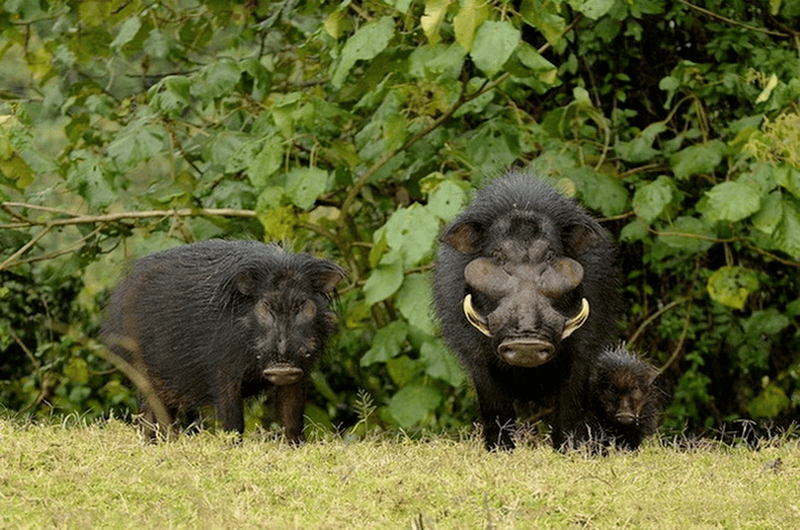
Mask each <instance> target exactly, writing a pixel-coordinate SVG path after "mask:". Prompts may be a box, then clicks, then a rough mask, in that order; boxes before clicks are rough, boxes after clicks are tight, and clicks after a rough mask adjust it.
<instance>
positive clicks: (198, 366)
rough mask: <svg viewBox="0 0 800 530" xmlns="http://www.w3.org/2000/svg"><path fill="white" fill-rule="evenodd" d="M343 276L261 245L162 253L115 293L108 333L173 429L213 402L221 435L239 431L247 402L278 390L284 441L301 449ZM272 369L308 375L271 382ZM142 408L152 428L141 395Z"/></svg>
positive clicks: (198, 246)
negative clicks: (308, 390)
mask: <svg viewBox="0 0 800 530" xmlns="http://www.w3.org/2000/svg"><path fill="white" fill-rule="evenodd" d="M345 274H346V273H345V271H344V269H342V268H341V267H339V266H338V265H336V264H334V263H332V262H330V261H327V260H321V259H317V258H315V257H313V256H311V255H309V254H292V253H288V252H285V251H284V250H282V249H281V248H280V247H278V246H277V245H265V244H263V243H259V242H256V241H223V240H209V241H203V242H199V243H194V244H191V245H184V246H180V247H176V248H172V249H169V250H164V251H161V252H156V253H153V254H150V255H148V256H145V257H143V258H142V259H140V260H138V261H137V262H136V263H135V264H134V266H133V269H132V271H131V272H130V274H129V275H128V276H127V277H126V278H125V279H124V280H123V281H122V282H121V283H120V284H119V286H118V287H117V288H116V289H115V290H114V292H113V293H112V295H111V298H110V300H109V303H108V307H107V313H108V319H107V321H106V322H105V324H104V326H103V330H102V335H103V337H104V340H105V341H106V343H107V344H108V345H109V347H110V348H111V350H112V351H113V352H114V353H116V354H117V355H119V356H120V357H122V358H123V359H124V360H126V361H127V362H128V363H129V364H130V365H131V366H133V368H134V369H136V370H138V371H139V372H140V373H141V374H143V375H144V376H145V377H147V380H148V381H149V382H150V384H151V386H152V387H153V389H154V391H155V394H156V397H157V398H158V399H159V400H160V401H161V403H162V404H163V405H164V407H165V408H166V409H167V413H168V414H169V415H170V416H171V417H170V418H168V419H169V420H170V422H172V421H173V420H174V419H175V418H176V415H177V414H178V413H179V412H185V413H189V414H191V413H193V412H194V411H195V409H196V407H198V406H199V405H212V406H213V407H214V409H215V411H216V414H217V417H218V418H219V420H220V421H221V422H222V426H223V428H225V429H226V430H233V431H238V432H239V433H241V432H243V431H244V416H243V399H244V398H246V397H248V396H252V395H256V394H259V393H261V392H263V391H264V390H266V389H268V388H271V387H273V386H275V387H276V398H277V399H276V401H277V406H278V409H279V414H278V415H279V417H280V418H281V420H282V422H283V425H284V429H285V431H286V436H287V438H288V439H289V440H290V441H292V442H294V443H299V442H300V441H302V427H303V416H302V415H303V406H304V402H305V390H304V388H305V380H306V378H307V376H308V372H309V370H310V369H311V367H312V366H313V364H314V362H315V361H316V360H317V358H318V357H319V356H320V355H321V354H322V352H323V350H324V348H325V345H326V342H327V338H328V336H329V334H330V333H331V332H332V331H333V327H334V319H333V314H332V313H331V312H330V311H329V310H328V305H329V301H330V298H331V296H332V295H333V294H334V292H335V287H336V284H337V283H338V282H339V281H340V280H341V279H343V278H344V277H345ZM275 366H279V367H283V368H285V367H289V368H291V369H300V370H302V372H301V374H302V375H301V376H300V377H299V380H297V381H295V380H291V381H290V383H291V384H284V383H285V382H282V383H281V384H277V385H273V384H272V383H270V382H269V380H268V379H266V378H265V372H264V370H265V369H267V368H270V367H275ZM296 373H300V372H296ZM139 405H140V408H141V409H142V412H144V413H145V418H146V419H147V420H148V421H149V422H151V424H155V423H156V417H155V414H154V411H153V410H152V408H151V407H150V405H149V399H148V397H147V396H144V395H142V394H141V393H140V397H139ZM163 427H168V426H163ZM150 435H151V436H153V435H154V432H153V431H152V430H151V431H150Z"/></svg>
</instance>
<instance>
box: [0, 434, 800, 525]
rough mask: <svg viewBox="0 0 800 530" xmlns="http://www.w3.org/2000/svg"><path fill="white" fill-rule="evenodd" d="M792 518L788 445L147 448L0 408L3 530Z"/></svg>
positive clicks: (226, 439)
mask: <svg viewBox="0 0 800 530" xmlns="http://www.w3.org/2000/svg"><path fill="white" fill-rule="evenodd" d="M568 526H569V527H578V528H680V529H684V528H786V529H790V528H800V442H799V441H798V440H796V439H794V440H789V441H786V440H784V441H780V442H776V443H773V444H771V445H769V446H768V447H766V448H764V449H762V450H760V451H752V450H749V449H746V448H730V447H726V446H720V445H718V444H712V443H709V444H706V445H705V446H699V447H695V448H692V449H689V450H686V449H677V448H662V447H657V446H656V445H655V444H649V445H648V444H645V446H644V447H643V449H642V450H641V451H640V452H639V453H638V454H620V453H612V454H610V455H608V456H607V457H587V456H586V455H584V454H580V453H572V454H569V455H566V456H565V455H560V454H556V453H554V452H553V451H552V450H551V449H550V448H549V447H548V446H546V445H545V444H543V443H537V444H533V445H529V446H523V447H519V448H518V449H517V451H516V452H514V453H513V454H505V453H501V454H488V453H486V452H485V451H484V450H483V447H482V445H481V443H480V442H479V441H478V440H477V439H474V438H471V439H467V440H463V441H451V440H445V439H441V438H434V439H431V440H428V441H423V442H419V441H411V440H403V439H388V438H386V437H383V438H380V439H372V440H367V441H357V442H352V443H350V442H346V441H343V440H334V441H327V442H315V443H309V444H306V445H305V446H303V447H300V448H297V449H293V448H291V447H289V446H288V445H286V444H284V443H281V442H279V441H275V440H273V439H271V438H270V437H268V436H266V435H260V434H258V433H252V434H248V435H246V436H245V439H244V441H243V442H242V443H240V444H235V443H233V437H231V436H230V435H224V434H210V433H206V432H203V433H200V434H198V435H195V436H183V437H181V438H179V439H178V440H176V441H174V442H170V443H163V444H156V445H145V444H143V442H142V437H141V436H140V434H139V433H138V432H137V430H136V429H135V428H134V427H132V426H130V425H128V424H125V423H123V422H119V421H116V420H110V421H107V422H102V423H97V424H91V425H85V424H84V423H83V422H81V421H79V420H75V419H71V420H66V421H65V422H63V423H61V424H53V425H22V424H21V423H19V422H16V421H10V420H7V419H0V527H3V528H53V527H55V528H81V529H83V528H94V527H103V528H279V529H280V528H304V529H305V528H336V529H339V528H381V529H383V528H439V529H442V528H459V529H461V528H564V527H568Z"/></svg>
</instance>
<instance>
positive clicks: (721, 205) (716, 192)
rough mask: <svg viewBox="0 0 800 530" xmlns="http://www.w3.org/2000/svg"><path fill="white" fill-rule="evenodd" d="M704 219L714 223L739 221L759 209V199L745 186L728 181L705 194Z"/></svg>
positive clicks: (753, 190) (757, 195) (755, 192)
mask: <svg viewBox="0 0 800 530" xmlns="http://www.w3.org/2000/svg"><path fill="white" fill-rule="evenodd" d="M706 196H707V197H708V204H707V207H706V211H705V214H706V217H708V218H709V220H711V221H712V222H715V221H733V222H735V221H741V220H742V219H745V218H747V217H750V216H751V215H753V214H754V213H756V212H757V211H758V210H759V209H760V208H761V197H760V196H759V194H758V192H757V191H756V190H755V189H753V188H752V187H750V186H748V185H747V184H742V183H741V182H735V181H728V182H723V183H721V184H717V185H716V186H714V187H713V188H711V189H710V190H709V191H707V192H706Z"/></svg>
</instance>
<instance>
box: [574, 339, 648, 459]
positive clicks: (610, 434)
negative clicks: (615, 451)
mask: <svg viewBox="0 0 800 530" xmlns="http://www.w3.org/2000/svg"><path fill="white" fill-rule="evenodd" d="M657 375H658V371H657V370H656V369H655V368H654V367H653V366H651V365H650V364H648V363H646V362H645V361H642V360H641V359H639V358H637V357H635V356H633V355H631V354H630V353H629V352H628V350H627V349H626V348H625V345H624V344H621V345H619V346H616V347H609V348H606V349H605V350H604V351H603V353H601V354H600V356H599V357H597V358H596V359H595V360H594V364H593V365H592V371H591V374H590V376H589V385H590V396H591V398H592V400H593V402H592V408H593V414H594V417H595V420H596V421H595V429H596V431H597V432H594V433H593V435H595V436H596V437H597V441H599V442H601V443H602V444H603V445H609V444H611V443H614V444H615V445H616V446H617V448H619V449H628V450H634V449H637V448H638V447H639V445H640V444H641V443H642V440H644V439H645V438H646V437H647V436H649V435H651V434H653V433H654V432H655V431H656V429H657V428H658V408H659V394H658V389H657V388H656V386H655V384H654V380H655V378H656V376H657Z"/></svg>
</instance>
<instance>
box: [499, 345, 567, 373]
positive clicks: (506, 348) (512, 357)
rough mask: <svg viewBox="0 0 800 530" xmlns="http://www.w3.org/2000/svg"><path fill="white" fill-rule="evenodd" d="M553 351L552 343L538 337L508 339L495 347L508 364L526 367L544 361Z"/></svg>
mask: <svg viewBox="0 0 800 530" xmlns="http://www.w3.org/2000/svg"><path fill="white" fill-rule="evenodd" d="M554 351H555V346H553V344H552V343H550V342H548V341H545V340H539V339H510V340H505V341H503V342H502V343H501V344H500V346H498V347H497V354H498V355H500V357H501V358H502V359H503V360H505V361H506V362H507V363H508V364H513V365H514V366H524V367H528V368H533V367H534V366H539V365H541V364H544V363H546V362H547V361H549V360H550V358H551V357H552V356H553V352H554Z"/></svg>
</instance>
